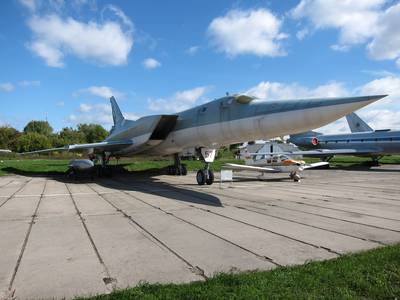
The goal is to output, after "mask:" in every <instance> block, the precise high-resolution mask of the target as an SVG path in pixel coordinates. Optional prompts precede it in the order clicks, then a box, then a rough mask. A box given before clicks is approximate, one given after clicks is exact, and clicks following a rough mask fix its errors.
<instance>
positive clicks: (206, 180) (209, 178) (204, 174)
mask: <svg viewBox="0 0 400 300" xmlns="http://www.w3.org/2000/svg"><path fill="white" fill-rule="evenodd" d="M196 180H197V184H198V185H205V184H207V185H211V184H213V182H214V172H213V171H212V170H210V164H209V163H206V165H205V167H204V169H201V170H198V171H197V175H196Z"/></svg>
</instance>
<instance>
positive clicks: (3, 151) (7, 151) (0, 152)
mask: <svg viewBox="0 0 400 300" xmlns="http://www.w3.org/2000/svg"><path fill="white" fill-rule="evenodd" d="M2 153H11V150H7V149H0V154H2Z"/></svg>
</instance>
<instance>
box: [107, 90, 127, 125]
mask: <svg viewBox="0 0 400 300" xmlns="http://www.w3.org/2000/svg"><path fill="white" fill-rule="evenodd" d="M110 102H111V109H112V116H113V120H114V126H116V125H118V124H120V123H122V121H123V120H124V116H123V115H122V113H121V110H120V109H119V107H118V104H117V101H115V98H114V96H112V97H111V98H110Z"/></svg>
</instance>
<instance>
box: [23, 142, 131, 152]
mask: <svg viewBox="0 0 400 300" xmlns="http://www.w3.org/2000/svg"><path fill="white" fill-rule="evenodd" d="M132 145H133V141H131V140H124V141H104V142H99V143H88V144H74V145H66V146H64V147H59V148H49V149H43V150H36V151H30V152H23V153H20V154H21V155H27V154H38V153H50V152H60V151H83V150H93V151H94V152H102V151H119V150H121V149H124V148H126V147H129V146H132Z"/></svg>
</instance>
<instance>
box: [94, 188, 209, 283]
mask: <svg viewBox="0 0 400 300" xmlns="http://www.w3.org/2000/svg"><path fill="white" fill-rule="evenodd" d="M88 186H89V187H90V188H91V189H92V190H93V191H94V192H96V193H97V191H96V190H95V189H94V188H93V187H92V186H90V185H88ZM98 195H99V196H100V197H101V198H102V199H103V200H104V201H106V202H107V203H108V204H110V205H111V206H112V207H114V208H115V209H116V210H117V211H118V212H119V213H121V214H122V215H123V216H124V217H126V218H127V219H128V220H130V221H131V222H132V223H133V224H135V225H136V226H138V227H139V228H140V229H141V230H143V231H144V232H146V233H147V234H148V235H149V236H151V237H152V238H153V239H154V240H155V241H157V242H158V243H159V244H161V245H162V246H163V247H164V248H165V249H167V250H168V251H170V252H171V253H172V254H173V255H175V256H176V257H177V258H178V259H180V260H181V261H183V262H184V263H185V264H186V265H187V266H188V267H189V270H190V271H191V272H193V273H194V274H196V275H198V276H201V277H202V278H203V279H205V280H207V279H208V277H207V275H205V272H204V270H203V269H202V268H200V267H199V266H194V265H193V264H191V263H190V262H189V261H188V260H187V259H186V258H184V257H183V256H181V255H180V254H179V253H178V252H176V251H175V250H173V249H172V248H170V247H169V246H168V245H167V244H166V243H165V242H163V241H162V240H161V239H159V238H158V237H156V236H155V235H154V234H152V233H151V232H150V231H149V230H147V229H146V228H145V227H144V226H142V225H141V224H139V223H138V222H137V221H136V220H134V219H133V217H132V216H130V215H128V214H127V213H126V212H125V211H124V210H123V209H120V208H119V207H118V206H116V205H115V204H114V203H112V202H111V201H109V200H108V199H106V198H104V197H103V195H102V194H100V193H98Z"/></svg>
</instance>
